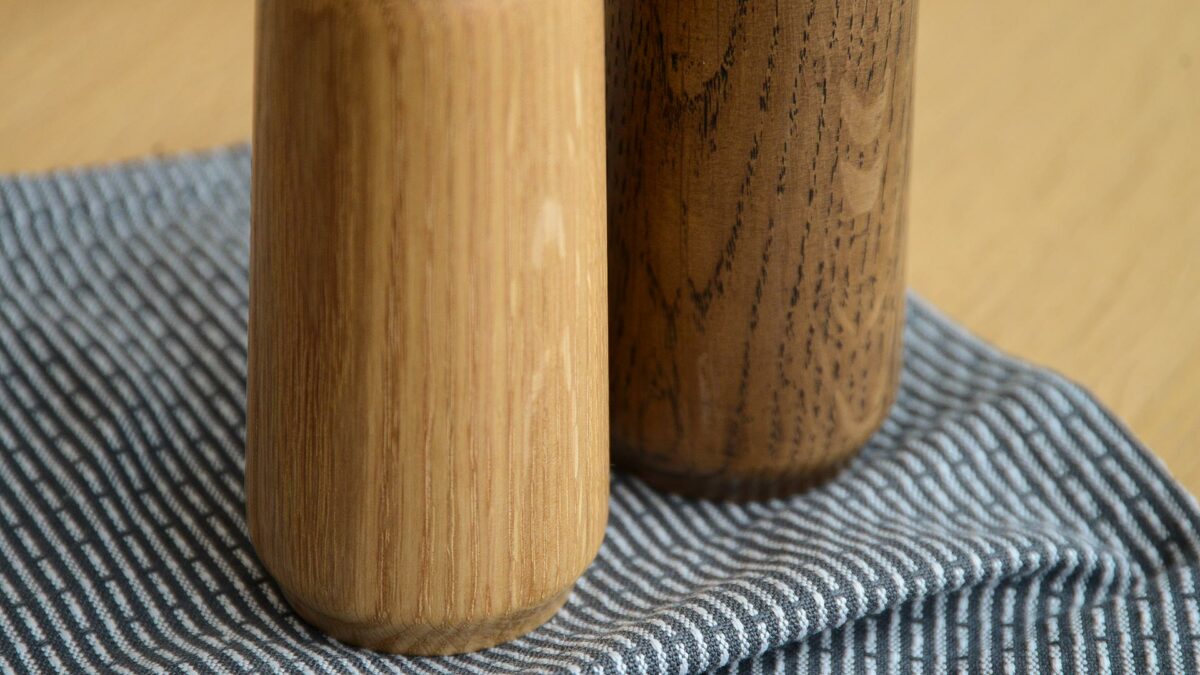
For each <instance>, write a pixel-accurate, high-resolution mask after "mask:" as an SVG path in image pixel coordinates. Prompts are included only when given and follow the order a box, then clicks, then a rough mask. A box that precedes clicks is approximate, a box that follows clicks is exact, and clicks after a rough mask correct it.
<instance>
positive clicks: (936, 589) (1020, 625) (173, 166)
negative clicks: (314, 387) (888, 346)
mask: <svg viewBox="0 0 1200 675" xmlns="http://www.w3.org/2000/svg"><path fill="white" fill-rule="evenodd" d="M249 164H250V161H249V154H248V152H247V151H246V149H245V148H237V149H233V150H228V151H221V152H216V153H212V154H207V155H202V156H193V157H183V158H175V159H167V160H154V161H148V162H143V163H137V164H131V165H125V166H118V167H113V168H105V169H98V170H85V171H78V172H66V173H56V174H52V175H46V176H32V177H17V178H8V179H4V180H2V181H0V451H2V452H0V520H2V521H3V522H2V525H0V669H3V671H5V672H12V671H35V672H71V673H74V672H95V671H100V672H188V673H197V672H255V673H258V672H280V671H297V672H318V673H325V672H381V673H387V672H394V673H407V672H416V673H456V672H496V673H507V672H519V673H531V672H546V673H558V672H586V673H623V672H634V673H690V672H701V671H706V670H713V669H718V670H720V669H724V670H725V671H726V672H738V673H767V672H770V673H774V672H788V673H791V672H810V671H811V672H829V673H843V672H914V671H916V672H933V673H941V672H950V671H954V672H960V671H962V672H986V673H990V672H1004V673H1029V672H1065V673H1107V672H1119V673H1139V674H1140V673H1154V672H1194V671H1195V670H1196V663H1197V655H1198V652H1197V644H1198V643H1197V638H1198V637H1200V625H1198V624H1200V607H1198V604H1197V589H1196V586H1197V572H1198V567H1197V559H1198V557H1200V556H1198V553H1200V540H1198V537H1197V533H1198V532H1200V527H1198V525H1200V521H1198V515H1200V514H1198V512H1197V508H1196V505H1195V502H1194V501H1193V500H1192V498H1191V497H1190V496H1188V495H1187V494H1186V493H1185V492H1184V491H1183V490H1182V489H1180V487H1179V486H1178V485H1176V484H1175V483H1174V482H1173V481H1172V480H1171V478H1170V477H1169V476H1168V475H1167V474H1166V472H1165V471H1164V470H1163V468H1162V466H1161V465H1160V464H1159V463H1158V462H1157V461H1156V460H1155V459H1154V458H1153V457H1152V456H1151V455H1150V454H1149V453H1148V452H1147V451H1146V449H1145V448H1143V447H1142V446H1141V445H1140V444H1139V443H1138V442H1137V441H1136V440H1134V439H1133V438H1132V437H1131V436H1130V434H1129V432H1128V431H1127V430H1125V428H1124V427H1122V426H1121V424H1120V423H1119V422H1117V421H1116V420H1114V419H1113V417H1112V416H1111V415H1110V414H1109V413H1108V412H1107V411H1105V410H1104V408H1103V407H1101V406H1100V405H1099V404H1097V402H1096V401H1095V400H1094V399H1092V398H1091V397H1090V396H1089V395H1088V394H1087V393H1085V392H1084V391H1083V390H1081V389H1080V388H1079V387H1077V386H1075V385H1073V384H1071V383H1069V382H1067V381H1065V380H1064V379H1062V378H1061V377H1059V376H1057V375H1054V374H1052V373H1049V372H1047V371H1045V370H1041V369H1037V368H1033V367H1031V366H1028V365H1026V364H1023V363H1020V362H1018V361H1015V360H1013V359H1011V358H1008V357H1006V356H1003V355H1001V354H999V353H997V352H996V351H995V350H993V349H991V348H989V347H988V346H986V345H984V344H982V343H981V342H980V341H979V340H977V339H975V338H973V337H971V336H970V335H968V334H966V333H965V332H963V331H962V330H961V329H959V328H957V327H955V326H954V325H953V324H951V323H950V322H949V321H947V320H946V319H945V318H944V317H942V316H940V315H938V314H937V313H936V312H935V311H933V310H932V309H930V308H929V307H928V306H927V305H926V304H925V303H924V302H922V301H921V300H920V299H919V298H911V301H910V311H909V320H908V327H907V331H906V333H905V339H906V341H907V348H906V352H905V370H904V376H903V384H902V392H901V394H900V397H899V401H898V403H897V404H896V406H895V410H894V411H893V412H892V415H891V417H890V419H889V420H888V421H887V422H886V424H885V425H884V427H883V429H882V430H881V431H880V432H879V433H878V434H877V435H876V436H875V438H874V439H873V440H872V441H871V442H870V444H869V446H868V447H867V448H866V449H865V450H864V451H863V452H862V454H861V456H860V457H858V458H857V459H856V460H855V461H854V462H853V463H851V465H850V466H849V468H848V469H847V470H846V471H845V472H843V473H842V474H840V475H839V476H838V477H837V478H836V479H834V480H833V481H832V482H831V483H829V484H827V485H824V486H822V487H820V488H819V489H816V490H813V491H811V492H809V493H807V494H804V495H802V496H798V497H795V498H792V499H787V500H775V501H769V502H763V503H757V504H750V505H744V506H737V505H730V504H724V503H719V502H706V501H689V500H684V499H680V498H676V497H670V496H666V495H663V494H659V493H656V492H654V491H653V490H650V489H648V488H647V487H646V486H645V485H643V484H641V483H639V482H638V481H636V480H634V479H632V478H629V477H626V476H622V475H620V474H618V475H616V476H614V480H613V487H612V517H611V521H610V523H609V526H608V533H607V538H606V540H605V542H604V546H603V548H602V549H601V551H600V555H599V558H598V559H597V560H596V562H595V564H593V565H592V566H591V568H589V569H588V571H587V573H586V574H585V575H584V577H583V578H582V579H581V580H580V582H579V584H578V586H577V587H576V590H575V592H574V594H573V595H572V596H571V599H570V601H569V602H568V604H567V606H566V607H565V608H564V609H563V610H562V612H561V613H559V614H558V615H557V616H556V617H555V618H554V619H553V620H552V621H551V622H550V623H548V624H547V625H545V626H544V627H542V628H540V629H538V630H537V631H535V632H533V633H532V634H530V635H528V636H526V637H524V638H521V639H519V640H516V641H514V642H511V643H509V644H506V645H503V646H500V647H497V648H494V649H489V650H486V651H483V652H479V653H476V654H469V655H464V656H457V657H452V658H436V659H434V658H428V659H409V658H403V657H398V656H385V655H380V654H376V653H372V652H369V651H364V650H359V649H354V648H350V647H347V646H345V645H342V644H340V643H338V642H336V641H334V640H331V639H329V638H327V637H325V636H323V635H321V634H320V633H318V632H316V631H315V630H313V629H311V628H309V627H308V626H307V625H305V624H304V623H303V622H302V621H301V620H300V619H298V618H297V617H296V616H295V615H294V614H293V613H292V612H291V611H290V610H289V609H288V607H287V605H286V604H285V603H284V601H283V599H282V598H281V597H280V594H279V591H278V589H277V588H276V587H275V586H274V584H273V583H272V581H271V580H270V579H269V578H268V577H267V575H266V574H265V573H264V571H263V568H262V566H261V565H260V564H259V562H258V561H257V560H256V559H255V556H254V553H253V552H252V550H251V547H250V544H249V542H248V541H247V538H246V526H245V522H244V520H243V516H242V511H243V499H244V497H243V491H242V468H243V463H242V458H243V450H242V445H243V440H244V436H245V413H244V408H245V394H244V390H245V387H246V380H245V371H246V308H247V297H246V269H247V239H248V237H247V229H248V221H249ZM618 395H619V393H618Z"/></svg>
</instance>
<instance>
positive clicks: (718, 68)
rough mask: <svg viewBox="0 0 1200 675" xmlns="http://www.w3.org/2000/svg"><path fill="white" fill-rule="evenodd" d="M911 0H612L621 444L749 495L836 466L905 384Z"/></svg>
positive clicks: (683, 481)
mask: <svg viewBox="0 0 1200 675" xmlns="http://www.w3.org/2000/svg"><path fill="white" fill-rule="evenodd" d="M915 10H916V7H915V3H914V2H912V0H724V1H721V2H717V1H716V0H696V1H695V2H675V1H673V0H672V1H670V2H667V1H665V0H609V2H608V8H607V29H608V39H607V42H608V54H607V59H608V75H607V78H608V104H607V105H608V136H609V138H608V172H609V294H610V301H609V302H610V311H609V340H610V373H611V374H610V384H611V398H612V403H611V405H612V432H613V440H614V447H613V451H614V454H615V457H616V460H617V462H618V463H619V464H620V465H622V466H623V467H624V468H626V469H630V470H632V471H633V472H634V473H636V474H637V475H638V476H640V477H641V478H643V479H645V480H647V481H648V482H650V483H651V484H652V485H655V486H657V487H660V488H665V489H669V490H674V491H677V492H682V493H685V494H690V495H694V496H705V497H717V498H730V499H746V498H758V497H769V496H776V495H782V494H787V493H789V492H792V491H795V490H798V489H801V488H803V487H806V486H808V485H811V484H812V483H814V482H816V481H819V480H820V479H822V478H824V477H827V476H829V475H830V474H831V473H832V472H834V471H836V470H837V469H838V468H839V467H840V466H842V465H843V464H844V463H845V462H846V461H847V460H848V459H849V458H851V457H852V456H853V455H854V453H855V452H857V450H858V448H859V447H860V446H862V445H863V444H864V443H865V442H866V441H867V439H868V438H869V437H870V436H871V435H872V434H873V433H874V432H875V431H876V430H877V429H878V427H879V426H880V424H881V423H882V421H883V419H884V418H885V417H886V415H887V411H888V409H889V408H890V406H891V403H892V402H893V400H894V398H895V392H896V388H897V382H898V377H899V366H900V356H901V334H902V329H903V321H904V297H905V296H904V250H905V211H906V188H907V183H908V157H909V137H910V127H911V118H912V115H911V99H912V73H913V67H912V66H913V63H912V59H913V38H914V35H913V30H914V26H915V21H914V19H915Z"/></svg>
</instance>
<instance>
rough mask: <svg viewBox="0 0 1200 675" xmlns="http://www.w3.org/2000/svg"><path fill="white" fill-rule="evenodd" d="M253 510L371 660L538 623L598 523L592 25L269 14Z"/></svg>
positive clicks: (349, 13)
mask: <svg viewBox="0 0 1200 675" xmlns="http://www.w3.org/2000/svg"><path fill="white" fill-rule="evenodd" d="M258 8H259V17H258V39H259V43H258V66H257V83H256V88H257V104H256V113H255V137H254V181H253V192H254V195H253V196H254V207H253V235H252V253H251V303H250V305H251V306H250V365H249V420H248V429H247V435H248V439H247V456H246V496H247V503H248V505H247V508H248V519H249V527H250V535H251V538H252V539H253V542H254V545H255V548H256V550H257V552H258V554H259V556H260V558H261V559H262V561H263V563H264V564H265V565H266V568H267V569H268V570H269V571H270V573H271V574H272V575H273V576H274V578H275V579H276V581H277V582H278V584H279V586H280V587H281V588H282V590H283V592H284V593H285V595H286V596H287V598H288V599H289V600H290V602H291V603H292V605H293V606H294V607H295V609H296V610H297V611H298V612H299V613H300V615H301V616H303V617H304V618H305V619H307V620H308V621H309V622H311V623H313V624H315V625H316V626H317V627H319V628H321V629H323V630H325V631H328V632H329V633H330V634H332V635H333V636H335V637H337V638H339V639H342V640H345V641H347V642H351V643H354V644H357V645H363V646H367V647H371V648H375V649H380V650H387V651H399V652H407V653H416V654H436V653H449V652H459V651H466V650H472V649H477V648H481V647H485V646H488V645H492V644H495V643H497V642H500V641H503V640H506V639H508V638H512V637H515V636H517V635H519V634H520V633H522V632H524V631H526V630H529V629H532V628H533V627H535V626H537V625H538V624H540V623H541V622H543V621H545V620H546V619H547V618H548V617H549V616H550V615H551V614H553V612H554V611H555V610H556V609H557V608H558V607H559V606H560V605H561V604H562V602H563V601H564V600H565V597H566V594H567V592H568V591H569V589H570V588H571V587H572V585H573V583H574V582H575V580H576V578H577V576H578V575H579V574H580V573H581V572H582V571H583V569H584V568H585V567H586V565H587V564H588V563H589V562H590V561H591V559H592V557H593V555H594V554H595V552H596V550H597V547H598V546H599V543H600V540H601V538H602V536H603V531H604V525H605V519H606V514H607V494H608V490H607V483H608V471H609V469H608V396H607V386H606V385H607V382H608V377H607V365H608V361H607V358H608V357H607V352H606V341H605V333H606V318H605V313H606V307H607V305H606V288H605V266H606V262H605V245H604V236H605V235H604V226H605V216H604V145H603V144H604V104H603V93H604V91H603V90H604V80H603V60H604V46H603V9H602V4H601V1H600V0H572V1H571V2H562V1H560V0H505V1H498V2H440V1H435V0H260V2H259V5H258Z"/></svg>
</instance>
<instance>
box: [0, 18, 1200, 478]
mask: <svg viewBox="0 0 1200 675" xmlns="http://www.w3.org/2000/svg"><path fill="white" fill-rule="evenodd" d="M922 1H923V4H922V6H921V10H920V21H919V31H918V38H917V44H918V49H917V92H916V128H915V135H916V138H915V144H914V147H915V150H914V153H913V162H914V168H913V183H912V199H911V216H910V223H911V228H912V230H911V232H912V234H911V240H910V245H911V249H910V264H909V270H910V280H911V284H912V286H913V287H914V288H915V289H916V290H917V291H918V292H920V293H921V294H923V295H924V296H925V297H927V298H929V299H930V300H932V301H933V302H934V303H935V304H936V305H938V306H939V307H941V308H942V309H943V310H944V311H946V312H947V313H948V314H949V315H950V316H952V317H954V318H955V319H957V320H958V321H960V322H961V323H963V324H965V325H966V326H968V327H969V328H971V329H972V330H974V331H975V332H976V333H978V334H980V335H982V336H983V337H985V338H987V339H988V340H990V341H991V342H993V343H995V344H997V345H998V346H1000V347H1001V348H1003V349H1005V350H1007V351H1009V352H1012V353H1015V354H1017V355H1020V356H1022V357H1025V358H1027V359H1030V360H1032V361H1035V362H1038V363H1041V364H1045V365H1048V366H1050V367H1052V368H1054V369H1056V370H1058V371H1060V372H1063V373H1065V374H1066V375H1068V376H1069V377H1071V378H1073V379H1075V380H1077V381H1080V382H1082V383H1084V384H1085V385H1086V386H1088V387H1089V388H1090V389H1091V390H1092V391H1094V392H1096V394H1097V395H1098V396H1099V397H1100V398H1101V399H1102V400H1103V401H1104V402H1105V403H1107V404H1108V405H1109V406H1110V407H1111V408H1113V409H1114V410H1115V411H1116V412H1117V414H1118V415H1119V416H1120V417H1121V418H1122V419H1124V420H1125V421H1126V422H1127V423H1128V424H1129V426H1130V427H1131V428H1132V429H1133V430H1134V432H1135V433H1136V434H1137V435H1138V436H1140V437H1141V438H1142V439H1143V440H1144V441H1145V442H1146V443H1147V445H1149V446H1150V447H1151V448H1152V449H1154V451H1155V452H1156V453H1157V454H1158V455H1159V456H1160V457H1161V458H1162V459H1163V460H1164V461H1165V462H1166V464H1167V466H1168V467H1169V468H1170V469H1171V471H1172V472H1173V473H1174V475H1175V476H1176V477H1178V478H1179V479H1180V480H1181V481H1182V482H1183V483H1184V484H1185V485H1186V486H1187V487H1188V488H1189V489H1190V490H1191V491H1192V492H1193V494H1200V455H1198V454H1197V453H1196V452H1195V450H1196V449H1197V448H1198V447H1200V443H1198V441H1197V437H1198V436H1200V2H1196V0H1158V1H1157V2H1153V3H1135V2H1130V1H1129V0H1057V1H1056V2H1037V1H1034V0H1017V1H1016V2H1004V3H994V2H993V3H988V2H980V1H976V0H973V1H969V2H963V1H962V0H953V1H952V0H922ZM253 4H254V3H252V2H251V1H250V0H205V2H194V0H106V2H103V3H100V2H92V1H90V0H41V1H39V2H30V1H29V0H0V172H11V171H38V170H43V169H48V168H53V167H61V166H68V165H78V164H88V163H95V162H108V161H113V160H119V159H125V158H130V157H136V156H139V155H145V154H147V153H161V152H174V151H178V150H190V149H196V148H206V147H211V146H215V145H223V144H228V143H234V142H238V141H242V140H245V139H246V138H248V137H249V133H250V109H251V103H250V93H251V81H252V73H251V61H252V55H253V49H252V34H253Z"/></svg>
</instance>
